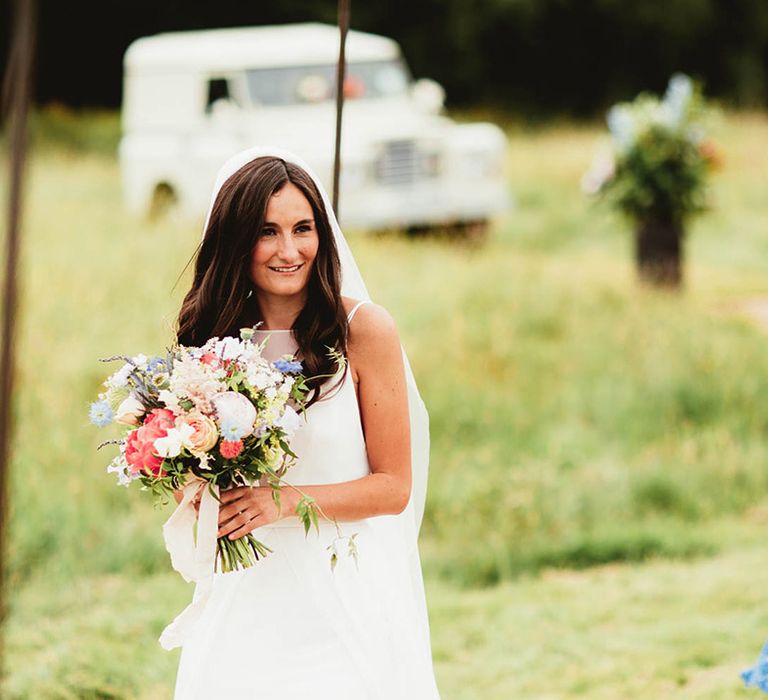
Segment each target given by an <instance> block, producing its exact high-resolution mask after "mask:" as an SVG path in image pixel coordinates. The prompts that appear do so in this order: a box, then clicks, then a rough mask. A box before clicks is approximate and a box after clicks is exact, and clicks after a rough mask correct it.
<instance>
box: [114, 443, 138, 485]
mask: <svg viewBox="0 0 768 700" xmlns="http://www.w3.org/2000/svg"><path fill="white" fill-rule="evenodd" d="M107 473H108V474H117V484H118V486H128V484H130V483H131V482H132V481H135V480H136V479H138V478H139V476H140V475H139V474H138V473H136V474H132V473H131V470H130V468H129V467H128V462H126V461H125V453H124V447H121V449H120V454H119V455H118V456H117V457H115V458H114V459H113V460H112V461H111V462H110V464H109V466H108V467H107Z"/></svg>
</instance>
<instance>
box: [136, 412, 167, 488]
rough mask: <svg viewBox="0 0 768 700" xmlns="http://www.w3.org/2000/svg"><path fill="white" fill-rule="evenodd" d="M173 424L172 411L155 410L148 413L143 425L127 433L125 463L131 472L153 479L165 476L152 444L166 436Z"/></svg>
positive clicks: (160, 459) (161, 460)
mask: <svg viewBox="0 0 768 700" xmlns="http://www.w3.org/2000/svg"><path fill="white" fill-rule="evenodd" d="M173 422H174V415H173V412H172V411H169V410H168V409H167V408H156V409H154V410H152V411H150V413H149V415H148V416H147V419H146V420H145V421H144V425H142V426H141V427H140V428H137V429H136V430H134V431H132V432H131V433H129V435H128V438H127V440H126V443H125V461H126V462H128V465H129V466H130V467H131V472H133V473H134V474H136V473H138V472H144V473H145V474H148V475H151V476H155V477H159V476H164V475H165V472H164V471H163V470H162V469H161V466H162V464H163V458H162V457H161V456H160V455H158V454H157V452H156V451H155V446H154V442H155V440H157V438H161V437H165V436H166V435H168V430H169V429H171V428H173Z"/></svg>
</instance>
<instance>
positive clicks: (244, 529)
mask: <svg viewBox="0 0 768 700" xmlns="http://www.w3.org/2000/svg"><path fill="white" fill-rule="evenodd" d="M266 524H267V523H266V521H265V518H264V517H263V515H261V514H260V515H257V516H256V517H255V518H253V519H252V520H250V521H249V522H247V523H246V524H245V525H242V526H240V527H239V528H237V529H236V530H234V531H232V532H230V533H229V535H227V537H228V538H229V539H230V540H237V539H240V538H241V537H244V536H245V535H247V534H248V533H249V532H252V531H253V530H255V529H256V528H257V527H261V526H262V525H266Z"/></svg>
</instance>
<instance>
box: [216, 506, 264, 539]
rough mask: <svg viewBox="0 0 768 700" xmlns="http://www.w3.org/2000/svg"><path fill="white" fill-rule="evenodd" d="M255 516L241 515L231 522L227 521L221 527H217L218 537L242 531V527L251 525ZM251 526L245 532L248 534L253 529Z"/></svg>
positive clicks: (249, 514)
mask: <svg viewBox="0 0 768 700" xmlns="http://www.w3.org/2000/svg"><path fill="white" fill-rule="evenodd" d="M259 515H260V514H259ZM256 517H257V515H255V514H253V513H248V512H246V513H241V514H240V515H237V516H235V517H234V518H232V519H231V520H229V521H227V522H226V523H224V524H223V525H219V532H218V535H217V536H218V537H224V536H225V535H228V534H229V533H231V532H235V530H238V529H242V528H243V527H247V526H248V524H249V523H251V522H252V521H253V520H255V519H256ZM253 527H254V526H253V525H251V526H250V529H247V530H246V532H250V530H252V529H253Z"/></svg>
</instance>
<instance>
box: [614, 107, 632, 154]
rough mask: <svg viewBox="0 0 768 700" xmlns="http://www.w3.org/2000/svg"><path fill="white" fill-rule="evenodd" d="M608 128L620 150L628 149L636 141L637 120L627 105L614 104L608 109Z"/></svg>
mask: <svg viewBox="0 0 768 700" xmlns="http://www.w3.org/2000/svg"><path fill="white" fill-rule="evenodd" d="M608 129H609V130H610V132H611V136H613V139H614V141H616V145H617V146H618V147H619V150H622V151H624V150H627V149H629V148H630V147H631V146H632V144H633V143H634V142H635V135H636V130H637V129H636V125H635V120H634V118H633V117H632V112H631V111H630V110H629V108H628V107H627V106H626V105H614V106H613V107H611V108H610V109H609V110H608Z"/></svg>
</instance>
